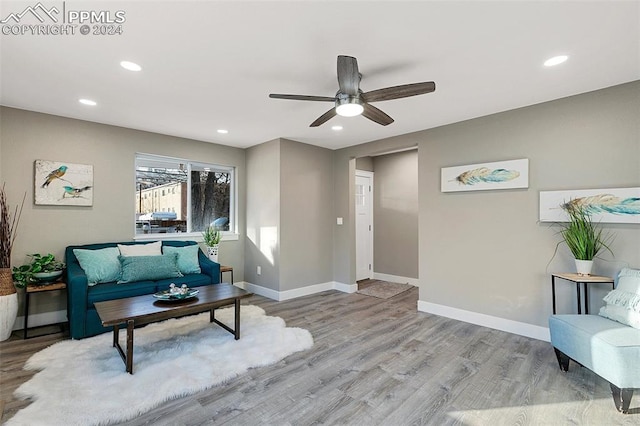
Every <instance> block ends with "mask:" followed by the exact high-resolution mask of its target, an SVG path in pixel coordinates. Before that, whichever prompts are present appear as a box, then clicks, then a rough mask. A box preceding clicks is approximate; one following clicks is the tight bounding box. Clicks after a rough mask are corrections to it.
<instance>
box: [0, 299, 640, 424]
mask: <svg viewBox="0 0 640 426" xmlns="http://www.w3.org/2000/svg"><path fill="white" fill-rule="evenodd" d="M417 299H418V290H417V289H413V290H411V291H408V292H405V293H402V294H400V295H398V296H396V297H393V298H391V299H387V300H383V299H376V298H374V297H368V296H364V295H360V294H345V293H340V292H337V291H328V292H323V293H319V294H317V295H313V296H307V297H302V298H298V299H294V300H290V301H284V302H275V301H272V300H269V299H266V298H263V297H260V296H253V297H252V298H250V299H248V300H247V301H246V303H249V304H254V305H258V306H261V307H263V308H264V309H265V310H266V311H267V314H268V315H275V316H280V317H282V318H283V319H284V320H285V321H286V323H287V325H288V326H291V327H303V328H306V329H308V330H309V331H310V332H311V333H312V335H313V337H314V340H315V344H314V346H313V348H312V349H310V350H308V351H306V352H302V353H297V354H294V355H292V356H290V357H288V358H286V359H285V360H283V361H281V362H280V363H278V364H275V365H272V366H269V367H262V368H258V369H252V370H250V371H249V372H248V373H247V374H245V375H242V376H240V377H238V378H236V379H234V380H232V381H231V382H230V383H228V384H227V385H224V386H220V387H216V388H213V389H210V390H208V391H204V392H200V393H198V394H195V395H193V396H190V397H186V398H181V399H178V400H174V401H172V402H169V403H167V404H166V405H164V406H163V407H161V408H158V409H156V410H154V411H151V412H149V413H148V414H146V415H144V416H142V417H139V418H137V419H135V420H132V421H130V422H127V423H125V424H127V425H143V424H149V425H151V424H153V425H223V424H227V425H316V424H327V425H368V426H369V425H422V424H426V425H450V424H451V425H454V424H456V425H570V424H574V425H578V424H579V425H639V424H640V408H637V407H640V395H636V397H635V399H634V400H632V402H631V406H632V407H635V408H634V409H633V411H632V414H629V415H623V414H619V413H618V412H617V411H616V410H615V408H614V406H613V401H612V399H611V396H610V393H609V386H608V384H607V383H606V382H605V381H604V380H603V379H601V378H599V377H597V376H596V375H594V374H593V373H591V372H590V371H589V370H587V369H585V368H581V367H579V366H577V365H576V364H574V363H571V365H570V371H569V373H561V372H560V370H559V368H558V365H557V362H556V360H555V356H554V354H553V350H552V348H551V346H550V344H549V343H547V342H541V341H538V340H533V339H528V338H525V337H520V336H516V335H513V334H508V333H504V332H500V331H496V330H492V329H488V328H484V327H478V326H474V325H471V324H467V323H463V322H459V321H454V320H450V319H447V318H443V317H438V316H435V315H430V314H425V313H421V312H417V311H416V303H417ZM62 338H63V337H62V336H61V335H60V334H58V335H54V336H49V337H41V338H34V339H30V340H27V341H22V340H20V339H19V337H18V336H14V337H12V339H10V340H9V341H7V342H4V343H0V360H1V374H2V386H1V391H0V399H3V400H4V401H5V407H4V410H5V412H4V415H3V417H2V420H3V421H6V420H7V419H9V418H10V417H11V416H13V415H14V413H15V412H16V411H17V410H19V409H20V408H21V407H23V406H25V405H27V404H28V402H24V401H18V400H15V399H14V398H13V396H12V393H13V391H14V389H15V388H16V387H17V386H18V385H19V384H20V383H22V382H24V381H26V380H28V379H29V377H31V375H32V374H33V373H32V372H25V371H22V366H23V364H24V362H25V361H26V359H27V358H28V357H29V356H30V355H31V354H33V353H35V352H37V351H38V350H40V349H42V348H43V347H46V346H48V345H50V344H51V343H54V342H56V341H58V340H60V339H62ZM213 362H215V361H213ZM69 368H73V366H69ZM96 385H97V384H96ZM638 393H640V392H638ZM60 397H61V398H64V395H61V396H60ZM96 403H99V402H98V401H96ZM134 403H135V402H134Z"/></svg>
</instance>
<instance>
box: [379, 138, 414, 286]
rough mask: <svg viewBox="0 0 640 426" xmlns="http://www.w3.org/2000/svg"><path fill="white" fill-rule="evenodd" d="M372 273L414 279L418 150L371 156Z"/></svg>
mask: <svg viewBox="0 0 640 426" xmlns="http://www.w3.org/2000/svg"><path fill="white" fill-rule="evenodd" d="M373 170H374V171H375V177H374V186H373V188H374V193H373V224H374V232H373V241H374V243H373V256H374V261H373V265H374V269H375V272H378V273H382V274H390V275H397V276H401V277H408V278H418V150H413V151H405V152H399V153H396V154H388V155H380V156H377V157H373Z"/></svg>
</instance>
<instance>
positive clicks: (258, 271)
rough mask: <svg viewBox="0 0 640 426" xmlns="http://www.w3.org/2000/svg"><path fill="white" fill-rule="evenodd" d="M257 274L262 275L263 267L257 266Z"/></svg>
mask: <svg viewBox="0 0 640 426" xmlns="http://www.w3.org/2000/svg"><path fill="white" fill-rule="evenodd" d="M256 274H258V275H261V274H262V268H261V267H259V266H257V267H256Z"/></svg>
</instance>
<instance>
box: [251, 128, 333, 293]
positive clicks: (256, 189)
mask: <svg viewBox="0 0 640 426" xmlns="http://www.w3.org/2000/svg"><path fill="white" fill-rule="evenodd" d="M332 167H333V158H332V152H331V151H330V150H328V149H324V148H319V147H316V146H312V145H307V144H303V143H299V142H295V141H291V140H287V139H276V140H273V141H270V142H266V143H263V144H260V145H257V146H253V147H251V148H248V149H247V248H246V257H245V258H246V264H245V277H246V281H247V282H249V283H251V284H256V285H259V286H262V287H266V288H269V289H272V290H276V291H286V290H293V289H296V288H301V287H306V286H309V285H313V284H321V283H326V282H331V281H332V279H333V268H332V261H333V259H332V254H331V250H332V248H333V238H332V235H331V232H327V229H331V226H332V223H333V204H332V203H333V194H332V192H331V183H332ZM271 259H273V261H271ZM258 265H259V266H261V268H262V275H257V273H256V266H258Z"/></svg>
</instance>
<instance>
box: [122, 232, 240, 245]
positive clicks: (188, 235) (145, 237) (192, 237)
mask: <svg viewBox="0 0 640 426" xmlns="http://www.w3.org/2000/svg"><path fill="white" fill-rule="evenodd" d="M239 239H240V235H239V234H236V233H233V232H225V233H223V234H222V239H221V241H238V240H239ZM133 240H134V241H157V240H189V241H197V242H199V243H201V242H202V232H172V233H169V234H160V233H158V234H137V235H135V236H134V237H133Z"/></svg>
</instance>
